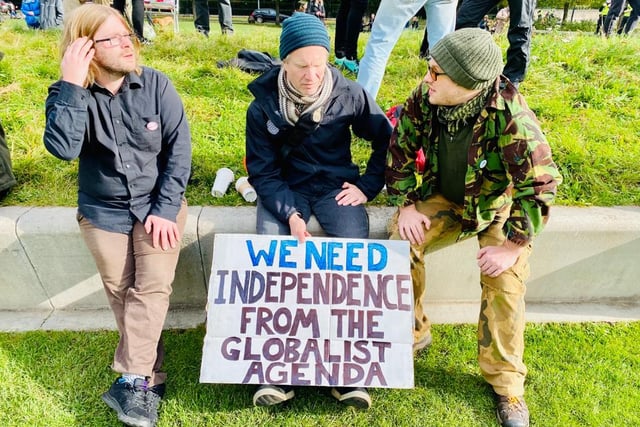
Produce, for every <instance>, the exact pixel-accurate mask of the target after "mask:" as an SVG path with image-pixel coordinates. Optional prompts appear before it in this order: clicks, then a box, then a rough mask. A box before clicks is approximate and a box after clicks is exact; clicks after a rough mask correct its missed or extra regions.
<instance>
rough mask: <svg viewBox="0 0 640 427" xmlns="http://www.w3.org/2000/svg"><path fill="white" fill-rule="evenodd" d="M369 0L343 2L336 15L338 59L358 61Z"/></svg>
mask: <svg viewBox="0 0 640 427" xmlns="http://www.w3.org/2000/svg"><path fill="white" fill-rule="evenodd" d="M368 4H369V0H341V1H340V7H339V8H338V13H337V15H336V35H335V38H336V40H335V54H336V57H338V58H342V57H346V58H347V59H351V60H354V59H358V37H359V36H360V30H361V28H362V17H363V16H364V13H365V11H366V10H367V5H368Z"/></svg>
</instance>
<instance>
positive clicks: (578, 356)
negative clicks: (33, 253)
mask: <svg viewBox="0 0 640 427" xmlns="http://www.w3.org/2000/svg"><path fill="white" fill-rule="evenodd" d="M203 337H204V328H203V327H199V328H195V329H190V330H186V331H182V330H173V331H166V332H165V344H166V348H167V358H166V363H165V369H166V371H167V372H168V374H169V380H168V384H167V385H168V391H167V395H166V399H165V403H164V405H163V407H162V410H161V416H160V424H159V425H160V426H161V427H162V426H225V427H226V426H239V427H240V426H242V427H245V426H296V427H299V426H362V427H370V426H389V427H395V426H416V427H418V426H420V427H424V426H456V427H459V426H464V427H470V426H494V425H496V424H495V416H494V412H493V401H492V398H491V392H490V388H489V387H488V386H487V385H486V384H485V383H484V380H483V379H482V377H481V376H480V374H479V372H478V367H477V363H476V359H475V357H476V342H475V326H473V325H462V326H460V325H435V326H434V344H433V346H432V347H431V349H430V350H429V351H428V352H426V353H420V355H419V356H418V357H417V358H416V359H415V364H414V372H415V388H414V389H403V390H400V389H372V391H371V394H372V397H373V402H374V403H373V407H372V408H371V409H370V410H369V411H355V410H353V409H350V408H346V407H343V406H342V405H340V404H339V403H337V402H336V401H335V400H334V399H333V398H331V397H330V396H329V395H328V392H327V389H323V388H317V387H310V388H298V389H297V390H296V398H295V399H294V400H292V401H291V402H289V403H287V404H285V405H283V406H281V407H275V408H254V407H253V406H252V403H251V397H252V395H253V391H254V390H255V386H251V385H246V386H243V385H213V384H199V383H198V378H199V369H200V360H201V354H202V350H201V349H202V340H203ZM639 340H640V323H620V324H616V325H611V324H605V323H596V324H572V325H566V324H565V325H558V324H529V325H528V328H527V331H526V344H527V350H526V352H525V362H526V363H527V365H528V368H529V375H528V379H527V384H526V390H527V403H528V405H529V408H530V411H531V414H532V415H531V425H532V426H544V427H549V426H564V427H571V426H575V427H585V426H594V427H600V426H637V425H640V403H638V402H640V388H638V384H639V383H640V369H639V368H640V354H638V351H637V343H638V341H639ZM116 342H117V333H115V332H91V333H88V332H42V331H38V332H29V333H20V334H7V333H0V379H1V380H2V387H0V425H2V426H6V427H12V426H47V427H56V426H65V427H69V426H96V427H97V426H116V425H119V424H118V422H117V421H116V419H115V416H114V414H113V413H112V412H111V410H109V409H108V408H107V406H106V405H105V404H103V403H102V402H101V400H100V398H99V396H100V394H101V393H102V392H104V391H105V390H106V388H107V387H108V386H109V383H110V382H111V381H112V380H113V378H114V374H113V373H112V372H111V371H110V369H109V368H108V367H107V365H108V364H109V363H110V362H111V356H112V350H113V349H114V348H115V345H116Z"/></svg>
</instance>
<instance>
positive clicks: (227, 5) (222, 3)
mask: <svg viewBox="0 0 640 427" xmlns="http://www.w3.org/2000/svg"><path fill="white" fill-rule="evenodd" d="M232 18H233V11H232V10H231V1H230V0H218V21H219V22H220V29H221V30H222V34H227V35H232V34H233V20H232Z"/></svg>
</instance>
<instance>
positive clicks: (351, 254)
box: [347, 243, 364, 271]
mask: <svg viewBox="0 0 640 427" xmlns="http://www.w3.org/2000/svg"><path fill="white" fill-rule="evenodd" d="M362 248H364V243H347V271H362V266H361V265H355V264H354V263H353V260H354V259H357V258H359V257H360V256H359V254H358V253H356V250H357V249H362Z"/></svg>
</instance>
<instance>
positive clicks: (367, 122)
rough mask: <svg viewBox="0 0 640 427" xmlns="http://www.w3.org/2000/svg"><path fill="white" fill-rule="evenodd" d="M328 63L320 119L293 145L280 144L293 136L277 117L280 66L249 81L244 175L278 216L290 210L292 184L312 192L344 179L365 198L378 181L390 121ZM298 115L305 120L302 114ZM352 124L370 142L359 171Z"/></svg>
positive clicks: (337, 185) (381, 175)
mask: <svg viewBox="0 0 640 427" xmlns="http://www.w3.org/2000/svg"><path fill="white" fill-rule="evenodd" d="M330 69H331V76H330V77H331V78H333V92H332V93H331V96H330V98H329V100H328V101H327V104H325V106H324V107H323V108H324V109H325V110H324V115H323V118H322V121H321V122H320V123H319V125H318V126H317V128H315V130H313V131H312V132H310V133H308V134H306V135H305V136H304V137H303V138H301V139H300V141H299V142H300V144H299V145H297V144H295V143H294V144H291V145H296V146H295V147H293V148H291V145H289V146H287V145H286V141H287V140H289V141H290V142H291V141H292V139H294V140H295V139H296V138H295V137H293V136H292V134H293V132H292V128H293V127H292V126H291V125H289V124H288V123H287V122H286V121H285V119H284V117H282V114H281V113H280V109H279V104H278V73H279V72H280V67H274V68H273V69H271V70H270V71H268V72H266V73H265V74H263V75H261V76H260V77H258V78H257V79H256V80H254V81H253V82H251V83H250V84H249V90H250V91H251V93H252V94H253V95H254V96H255V100H254V101H253V102H252V103H251V105H250V106H249V109H248V111H247V128H246V149H247V169H248V171H249V181H250V182H251V184H252V185H253V186H254V187H255V189H256V192H257V194H258V196H259V197H260V201H261V202H262V204H263V205H264V207H265V208H266V209H268V210H269V211H270V212H271V213H272V214H273V215H275V217H276V218H278V219H279V220H280V221H282V222H286V221H287V220H288V218H289V216H291V215H292V214H293V213H294V212H295V211H296V206H295V201H294V196H293V193H292V190H293V191H295V192H298V193H302V194H305V195H308V196H311V197H313V196H319V195H322V194H326V193H327V192H329V191H332V190H335V189H337V188H340V187H341V186H342V184H343V183H344V182H345V181H347V182H350V183H352V184H355V185H356V186H357V187H358V188H359V189H360V190H361V191H362V192H363V193H364V194H365V195H366V196H367V199H368V200H371V199H373V198H374V197H375V196H376V195H377V194H378V193H379V192H380V190H381V189H382V187H383V186H384V170H385V159H386V153H387V147H388V145H389V138H390V136H391V125H390V123H389V121H388V120H387V118H386V116H385V115H384V113H383V112H382V110H381V109H380V107H378V105H377V104H376V103H375V100H374V99H373V98H372V97H371V96H369V94H367V92H366V91H365V90H364V89H363V88H362V87H361V86H360V85H359V84H358V83H356V82H354V81H351V80H348V79H346V78H345V77H344V76H343V75H342V73H340V72H339V71H338V70H337V69H335V68H333V67H330ZM299 121H300V122H306V123H309V122H310V121H309V117H308V116H304V115H303V116H302V117H301V118H300V120H299ZM352 130H353V133H354V134H355V135H356V136H358V137H360V138H363V139H365V140H368V141H370V142H371V147H372V153H371V156H370V157H369V160H368V162H367V165H366V170H365V171H364V173H363V174H362V175H360V169H359V167H358V165H356V164H355V163H354V162H353V160H352V155H351V142H352V141H351V131H352ZM283 146H284V148H283ZM285 152H287V153H286V154H285ZM284 156H286V158H284Z"/></svg>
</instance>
